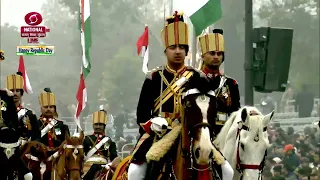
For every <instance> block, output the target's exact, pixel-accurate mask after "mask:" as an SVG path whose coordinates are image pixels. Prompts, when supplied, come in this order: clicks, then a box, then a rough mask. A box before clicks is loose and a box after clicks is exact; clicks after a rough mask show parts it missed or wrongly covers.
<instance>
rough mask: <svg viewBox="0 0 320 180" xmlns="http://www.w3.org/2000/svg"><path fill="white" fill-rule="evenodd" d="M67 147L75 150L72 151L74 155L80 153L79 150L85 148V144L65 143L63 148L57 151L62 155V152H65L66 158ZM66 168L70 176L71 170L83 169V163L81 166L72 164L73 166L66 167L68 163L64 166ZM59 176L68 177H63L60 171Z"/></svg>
mask: <svg viewBox="0 0 320 180" xmlns="http://www.w3.org/2000/svg"><path fill="white" fill-rule="evenodd" d="M65 149H74V150H73V152H72V155H74V156H76V155H77V154H78V153H79V151H78V149H83V145H71V144H65V145H63V150H60V151H58V152H57V153H59V154H60V155H61V154H64V158H66V154H65V153H66V151H65ZM64 169H65V171H66V175H67V176H68V172H70V171H80V172H81V171H82V163H81V165H80V166H77V165H76V166H72V167H71V168H68V167H66V165H65V167H64ZM54 174H56V168H54ZM58 176H59V177H60V178H61V179H66V177H61V175H60V174H59V173H58ZM55 177H56V176H55V175H54V179H55Z"/></svg>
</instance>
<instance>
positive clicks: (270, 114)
mask: <svg viewBox="0 0 320 180" xmlns="http://www.w3.org/2000/svg"><path fill="white" fill-rule="evenodd" d="M273 115H274V111H272V112H271V113H269V114H267V115H265V116H264V118H263V125H264V126H267V125H268V124H269V122H270V121H271V119H272V118H273Z"/></svg>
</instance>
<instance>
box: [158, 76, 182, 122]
mask: <svg viewBox="0 0 320 180" xmlns="http://www.w3.org/2000/svg"><path fill="white" fill-rule="evenodd" d="M159 74H160V76H161V78H162V79H163V82H164V83H165V84H166V86H167V87H168V88H169V89H170V90H171V91H172V93H173V98H174V110H173V114H175V113H179V112H180V107H181V95H182V91H183V90H184V88H181V89H179V91H178V92H174V89H173V88H172V84H173V83H175V82H176V81H175V79H176V78H177V77H178V75H179V74H178V73H174V77H173V80H172V81H171V82H170V83H169V82H168V80H167V79H166V77H165V76H164V75H163V73H162V72H161V71H159ZM177 101H178V104H176V102H177ZM167 121H168V124H169V126H171V123H172V120H171V119H170V117H169V118H167Z"/></svg>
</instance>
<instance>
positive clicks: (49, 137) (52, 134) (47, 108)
mask: <svg viewBox="0 0 320 180" xmlns="http://www.w3.org/2000/svg"><path fill="white" fill-rule="evenodd" d="M44 91H45V92H42V93H41V94H40V96H39V103H40V106H41V115H40V119H39V122H40V129H41V142H42V143H43V144H45V145H46V146H48V147H49V148H54V147H59V146H60V145H61V143H62V142H63V141H64V140H65V135H66V133H68V134H69V135H70V132H69V128H68V126H67V125H65V124H64V123H63V121H62V120H59V119H57V118H58V113H57V106H56V96H55V95H54V94H53V93H52V92H51V90H50V88H45V89H44Z"/></svg>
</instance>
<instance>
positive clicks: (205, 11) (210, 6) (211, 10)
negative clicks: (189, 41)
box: [190, 0, 222, 36]
mask: <svg viewBox="0 0 320 180" xmlns="http://www.w3.org/2000/svg"><path fill="white" fill-rule="evenodd" d="M221 16H222V9H221V0H209V1H208V2H207V3H206V4H205V5H204V6H202V7H201V8H200V9H199V10H198V11H196V12H195V13H194V14H192V15H191V16H190V20H191V22H192V24H193V26H194V29H195V33H196V35H197V36H199V35H200V34H201V33H202V31H203V30H204V29H205V28H207V27H208V26H210V25H212V24H214V23H215V22H217V21H218V20H219V19H220V18H221Z"/></svg>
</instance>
